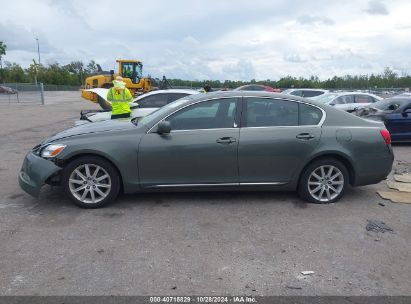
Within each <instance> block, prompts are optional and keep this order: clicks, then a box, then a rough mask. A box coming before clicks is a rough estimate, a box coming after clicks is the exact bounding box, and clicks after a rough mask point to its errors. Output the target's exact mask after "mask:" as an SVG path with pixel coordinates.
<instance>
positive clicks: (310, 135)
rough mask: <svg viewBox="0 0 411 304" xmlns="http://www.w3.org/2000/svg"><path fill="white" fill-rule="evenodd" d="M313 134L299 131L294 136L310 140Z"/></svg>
mask: <svg viewBox="0 0 411 304" xmlns="http://www.w3.org/2000/svg"><path fill="white" fill-rule="evenodd" d="M314 137H315V136H313V135H312V134H310V133H300V134H298V135H297V136H296V138H298V139H302V140H310V139H313V138H314Z"/></svg>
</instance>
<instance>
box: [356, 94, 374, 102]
mask: <svg viewBox="0 0 411 304" xmlns="http://www.w3.org/2000/svg"><path fill="white" fill-rule="evenodd" d="M373 101H374V99H373V98H372V97H371V96H368V95H355V103H372V102H373Z"/></svg>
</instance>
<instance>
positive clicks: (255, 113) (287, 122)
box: [245, 97, 298, 127]
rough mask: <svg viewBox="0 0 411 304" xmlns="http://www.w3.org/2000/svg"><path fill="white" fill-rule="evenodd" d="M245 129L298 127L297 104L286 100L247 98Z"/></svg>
mask: <svg viewBox="0 0 411 304" xmlns="http://www.w3.org/2000/svg"><path fill="white" fill-rule="evenodd" d="M246 112H247V114H246V122H245V123H246V126H247V127H272V126H298V103H296V102H292V101H288V100H277V99H270V98H258V97H249V98H247V102H246Z"/></svg>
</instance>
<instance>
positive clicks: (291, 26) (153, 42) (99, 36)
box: [0, 0, 411, 80]
mask: <svg viewBox="0 0 411 304" xmlns="http://www.w3.org/2000/svg"><path fill="white" fill-rule="evenodd" d="M0 4H1V7H2V9H1V11H2V13H1V19H0V41H4V42H5V43H6V44H7V46H8V48H7V55H6V56H5V58H4V59H5V60H6V61H11V62H17V63H19V64H21V65H23V66H25V67H27V66H28V65H29V64H30V63H31V61H32V59H33V58H37V45H36V41H35V39H34V37H38V38H39V40H40V52H41V61H42V63H52V62H59V63H61V64H66V63H68V62H70V61H73V60H82V61H84V62H87V61H89V60H90V59H94V60H95V61H96V62H97V63H100V64H101V65H102V67H103V68H104V69H106V70H109V69H115V59H116V58H123V59H139V60H142V61H143V63H144V74H145V75H147V74H150V75H151V76H153V77H161V76H162V75H166V76H167V77H169V78H182V79H193V80H194V79H198V80H203V79H220V80H225V79H231V80H251V79H253V78H255V79H258V80H263V79H272V80H276V79H279V78H280V77H283V76H286V75H292V76H304V77H309V76H310V75H317V76H319V77H320V78H321V79H324V78H327V77H330V76H333V75H345V74H370V73H381V72H382V71H383V69H384V67H386V66H389V67H391V68H393V69H394V70H396V71H397V72H398V73H400V74H401V73H408V74H411V56H410V53H411V14H410V12H411V1H410V0H390V1H388V0H358V1H350V0H345V1H341V0H339V1H332V0H328V1H327V0H310V1H297V0H288V1H280V0H277V1H271V0H264V1H260V0H253V1H250V0H246V1H243V0H236V1H228V0H226V1H224V0H217V1H214V0H208V1H203V0H191V1H190V0H174V1H165V0H164V1H163V0H157V1H139V0H131V1H127V0H122V1H113V0H109V1H105V0H101V1H93V0H88V1H84V0H66V1H60V0H38V1H34V0H30V1H28V0H27V1H25V0H18V1H16V0H15V1H11V0H0Z"/></svg>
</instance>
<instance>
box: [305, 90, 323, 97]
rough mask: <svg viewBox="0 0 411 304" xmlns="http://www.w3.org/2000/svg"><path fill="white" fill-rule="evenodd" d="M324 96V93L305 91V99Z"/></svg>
mask: <svg viewBox="0 0 411 304" xmlns="http://www.w3.org/2000/svg"><path fill="white" fill-rule="evenodd" d="M322 94H324V92H323V91H311V90H310V91H308V90H307V91H303V97H315V96H319V95H322Z"/></svg>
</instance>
